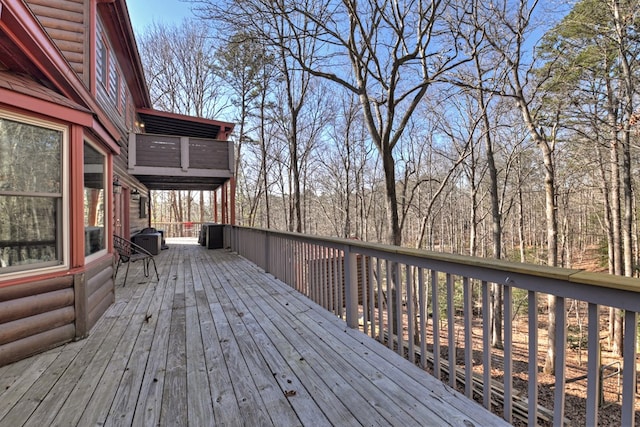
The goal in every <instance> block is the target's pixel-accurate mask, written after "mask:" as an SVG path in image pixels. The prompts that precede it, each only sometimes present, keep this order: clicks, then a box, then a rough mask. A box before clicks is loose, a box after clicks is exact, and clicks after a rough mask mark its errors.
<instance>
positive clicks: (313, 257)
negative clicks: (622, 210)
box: [225, 226, 640, 426]
mask: <svg viewBox="0 0 640 427" xmlns="http://www.w3.org/2000/svg"><path fill="white" fill-rule="evenodd" d="M225 246H226V247H231V248H232V250H234V251H236V252H237V253H238V254H240V255H242V256H244V257H246V258H248V259H249V260H251V261H253V262H254V263H255V264H256V265H258V266H259V267H261V268H262V269H264V270H265V271H266V272H269V273H271V274H273V275H274V276H275V277H277V278H278V279H280V280H282V281H284V282H285V283H287V284H288V285H290V286H291V287H293V288H295V289H297V290H298V291H300V292H302V293H303V294H305V295H306V296H308V297H309V298H311V299H312V300H314V301H315V302H317V303H318V304H320V305H322V306H323V307H324V308H326V309H327V310H329V311H331V312H333V313H335V314H336V315H337V316H339V317H342V318H343V319H344V320H346V322H347V325H348V326H349V327H351V328H358V329H360V330H362V331H363V332H364V333H366V334H369V335H371V336H372V337H374V338H375V339H377V340H379V341H380V342H382V343H384V344H385V345H388V346H389V347H390V348H392V349H394V350H395V351H397V352H398V353H400V354H402V355H404V356H405V357H408V358H409V359H410V360H411V361H413V362H415V363H419V364H420V366H422V367H423V368H424V369H429V370H431V371H432V373H433V375H435V376H436V377H437V378H440V379H442V380H443V381H447V382H448V383H449V384H450V385H451V386H452V387H458V388H460V389H463V390H464V393H465V394H466V395H467V396H468V397H470V398H477V399H478V400H479V401H481V402H482V404H483V405H484V406H485V407H486V408H487V409H492V406H494V408H495V405H496V401H498V403H499V404H500V405H501V406H502V408H503V409H502V413H503V417H504V418H505V419H506V420H507V421H509V422H513V419H514V417H516V416H517V417H519V418H521V419H524V421H526V422H527V423H528V424H529V425H536V424H538V423H539V422H540V421H541V420H546V421H551V422H552V423H553V425H562V424H564V423H565V422H566V421H567V420H566V418H565V401H566V398H567V396H568V395H569V394H571V393H568V388H567V384H568V383H569V382H573V381H574V380H581V381H584V380H586V399H585V402H584V407H585V409H584V413H583V417H584V418H583V419H584V420H586V425H588V426H590V425H597V424H598V419H599V409H600V407H601V405H602V404H603V399H604V396H603V393H602V382H603V381H605V378H606V372H605V371H604V370H603V364H602V363H601V361H600V355H601V338H602V333H603V332H604V329H603V327H604V326H605V325H604V323H605V322H603V321H602V320H601V318H603V316H602V314H601V309H602V308H604V307H614V308H615V309H618V310H622V313H623V314H622V315H623V316H624V341H623V354H624V356H623V358H622V359H621V360H620V362H619V365H620V367H621V370H620V371H619V372H620V376H621V389H620V390H619V395H620V396H621V399H620V400H621V402H620V405H619V408H620V413H619V416H620V423H621V425H624V426H633V425H634V422H635V419H636V402H635V401H636V393H637V389H636V381H637V366H636V365H637V355H638V353H637V348H636V347H637V333H638V332H637V329H636V328H637V325H638V311H640V280H637V279H631V278H624V277H617V276H611V275H606V274H599V273H589V272H585V271H581V270H570V269H562V268H551V267H545V266H537V265H529V264H520V263H511V262H506V261H498V260H491V259H484V258H476V257H469V256H460V255H451V254H442V253H436V252H429V251H424V250H414V249H407V248H400V247H395V246H388V245H379V244H370V243H364V242H360V241H355V240H345V239H335V238H320V237H312V236H308V235H302V234H294V233H287V232H278V231H271V230H259V229H249V228H242V227H231V226H229V227H226V228H225ZM492 284H498V285H499V286H500V287H501V289H502V291H503V297H504V304H503V323H502V325H503V330H504V349H503V350H496V349H494V348H492V347H491V345H490V343H491V326H490V307H491V298H492V297H493V296H494V294H493V293H492V292H491V287H492ZM543 294H546V295H553V296H555V297H556V305H555V314H556V321H557V327H556V330H555V341H556V343H558V344H557V348H556V354H555V365H556V370H555V385H554V386H553V404H552V405H549V404H548V403H547V404H546V407H542V406H541V405H539V400H538V396H539V384H538V377H539V374H538V371H539V368H540V365H541V362H542V360H544V354H545V349H546V339H541V335H542V337H543V338H544V336H545V334H544V333H542V334H541V333H540V332H542V329H541V328H540V325H539V323H538V319H539V315H540V313H541V311H540V310H542V312H543V311H544V310H543V309H544V308H545V306H546V304H543V302H544V301H545V300H544V299H542V297H543ZM514 302H515V304H514ZM569 303H571V305H574V304H580V305H581V306H582V307H584V312H583V313H586V315H585V320H586V322H585V324H586V326H585V329H586V330H587V331H588V332H587V336H586V344H585V345H586V347H587V365H586V373H585V375H584V376H583V378H567V374H566V371H567V369H566V367H567V351H568V350H567V348H568V346H567V342H568V331H567V310H568V307H569ZM514 310H516V311H517V312H521V311H525V310H526V313H527V315H526V321H525V322H520V326H522V324H526V323H528V324H527V325H526V327H524V328H525V333H526V335H528V342H527V343H524V344H523V343H516V345H514V331H515V330H516V329H517V328H515V327H514V321H515V318H516V316H515V314H514V313H515V311H514ZM605 312H606V310H605ZM604 318H605V319H606V315H605V316H604ZM398 331H400V332H398ZM581 339H582V337H581ZM563 343H564V345H563ZM518 345H519V346H520V347H518ZM523 346H524V349H522V347H523ZM517 350H523V351H517ZM520 353H524V358H525V359H526V368H525V369H526V371H527V375H526V381H523V382H520V383H521V384H526V386H524V385H523V386H522V387H520V388H521V389H518V390H516V387H514V377H515V376H516V375H515V374H516V372H514V356H518V357H519V356H520ZM500 358H502V360H500ZM496 360H498V361H499V363H500V366H497V362H496ZM492 364H493V365H494V366H493V367H494V368H499V369H500V370H501V371H502V373H503V375H500V376H499V378H500V379H496V378H498V377H492ZM518 374H519V372H518ZM501 397H502V398H503V401H502V400H500V399H501ZM549 406H552V408H549ZM547 408H549V411H546V409H547Z"/></svg>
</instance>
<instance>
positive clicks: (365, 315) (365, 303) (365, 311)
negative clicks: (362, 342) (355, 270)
mask: <svg viewBox="0 0 640 427" xmlns="http://www.w3.org/2000/svg"><path fill="white" fill-rule="evenodd" d="M366 267H367V263H366V257H365V256H364V255H362V256H360V269H359V271H360V273H361V274H360V283H359V286H362V288H361V289H362V327H363V332H364V333H365V334H366V335H369V286H368V284H367V269H366ZM359 293H360V292H358V294H359ZM358 298H360V296H359V295H358Z"/></svg>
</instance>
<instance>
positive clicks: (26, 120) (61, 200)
mask: <svg viewBox="0 0 640 427" xmlns="http://www.w3.org/2000/svg"><path fill="white" fill-rule="evenodd" d="M0 117H1V118H3V119H6V120H11V121H14V122H18V123H23V124H25V125H30V126H38V127H42V128H45V129H49V130H53V131H56V132H60V133H61V153H60V157H61V161H62V165H61V172H62V173H61V177H60V178H61V182H60V190H61V193H60V196H58V197H51V198H52V199H55V200H57V204H58V206H59V207H60V219H59V223H58V224H57V226H59V228H60V230H58V231H57V233H56V234H57V235H56V245H58V247H59V249H60V258H59V259H58V260H57V261H49V262H40V263H36V264H27V265H25V266H22V267H19V266H15V267H10V268H9V270H7V271H6V272H2V271H0V282H3V281H6V280H10V279H15V278H21V277H29V276H35V275H40V274H45V273H49V272H58V271H64V270H68V269H69V266H70V259H71V250H70V249H71V226H70V222H69V218H70V212H69V211H70V207H69V198H70V190H69V182H70V176H69V174H70V162H69V147H70V136H69V134H70V130H69V126H67V125H64V124H61V123H56V122H53V121H49V120H44V119H40V118H36V117H33V116H29V115H25V114H18V113H14V112H11V111H7V110H2V109H0ZM0 195H9V196H17V197H30V196H40V195H41V194H40V193H33V192H15V191H11V192H2V191H0ZM52 262H55V265H51V263H52Z"/></svg>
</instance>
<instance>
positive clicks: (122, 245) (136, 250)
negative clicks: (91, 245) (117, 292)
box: [113, 234, 160, 286]
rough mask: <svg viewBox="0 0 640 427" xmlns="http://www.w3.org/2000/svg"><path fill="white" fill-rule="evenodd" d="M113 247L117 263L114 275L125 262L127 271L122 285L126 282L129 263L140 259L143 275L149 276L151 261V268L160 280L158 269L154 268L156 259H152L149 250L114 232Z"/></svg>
mask: <svg viewBox="0 0 640 427" xmlns="http://www.w3.org/2000/svg"><path fill="white" fill-rule="evenodd" d="M113 248H114V249H115V251H116V253H117V254H118V265H117V266H116V276H117V275H118V269H119V268H120V264H125V263H126V264H127V272H126V273H125V275H124V282H123V283H122V286H124V285H126V284H127V276H129V264H130V263H132V262H136V261H140V260H141V261H142V266H143V271H144V277H149V265H150V264H151V263H152V262H153V269H154V270H155V272H156V277H157V279H158V280H160V275H159V274H158V269H157V268H156V261H155V259H153V255H152V254H151V252H149V251H148V250H146V249H145V248H143V247H142V246H139V245H136V244H135V243H133V242H132V241H130V240H127V239H124V238H122V237H120V236H118V235H116V234H114V235H113Z"/></svg>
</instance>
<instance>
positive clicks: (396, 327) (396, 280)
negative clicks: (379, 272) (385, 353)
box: [391, 262, 404, 357]
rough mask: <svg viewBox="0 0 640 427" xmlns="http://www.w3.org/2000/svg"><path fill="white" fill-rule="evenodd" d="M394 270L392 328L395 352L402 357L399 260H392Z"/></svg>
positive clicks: (400, 267)
mask: <svg viewBox="0 0 640 427" xmlns="http://www.w3.org/2000/svg"><path fill="white" fill-rule="evenodd" d="M391 265H392V268H393V270H394V273H395V274H394V275H393V276H394V283H393V284H394V287H392V291H391V294H392V295H393V294H394V291H395V298H396V306H395V307H394V309H395V310H396V321H395V323H394V330H395V331H397V334H396V338H397V340H398V348H397V353H398V354H399V355H400V356H402V357H404V340H403V336H402V329H403V326H404V322H403V321H402V317H403V316H402V280H401V279H400V271H401V270H402V264H400V263H399V262H394V263H392V264H391Z"/></svg>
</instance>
